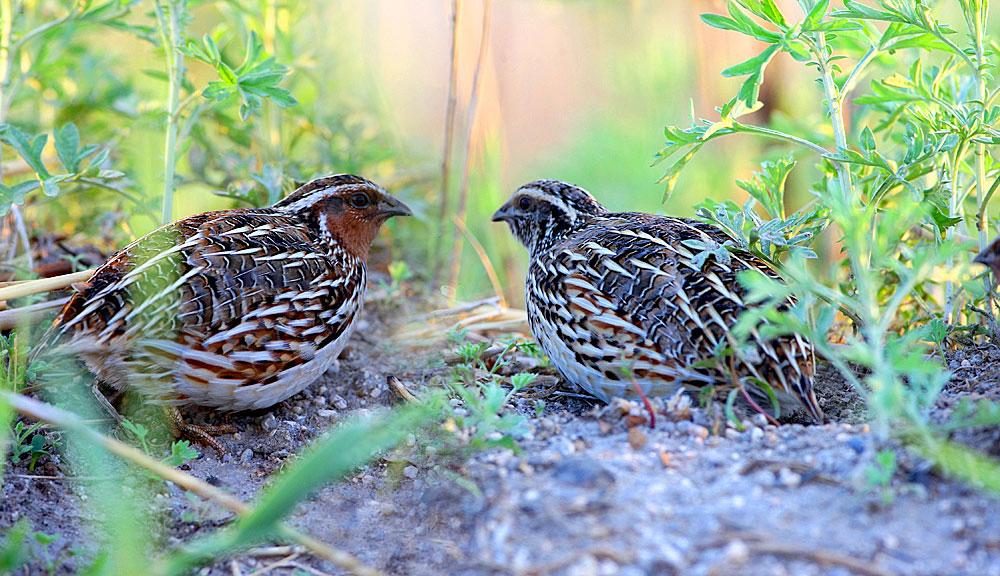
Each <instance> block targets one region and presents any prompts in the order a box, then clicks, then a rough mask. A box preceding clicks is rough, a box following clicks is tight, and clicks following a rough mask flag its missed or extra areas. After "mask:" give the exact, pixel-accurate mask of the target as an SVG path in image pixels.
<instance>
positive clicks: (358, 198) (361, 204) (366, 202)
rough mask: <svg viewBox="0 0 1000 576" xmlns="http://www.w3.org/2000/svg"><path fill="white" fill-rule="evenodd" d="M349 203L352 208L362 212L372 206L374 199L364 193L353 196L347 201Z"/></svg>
mask: <svg viewBox="0 0 1000 576" xmlns="http://www.w3.org/2000/svg"><path fill="white" fill-rule="evenodd" d="M347 203H348V204H350V205H351V208H357V209H358V210H361V209H364V208H368V207H369V206H371V205H372V198H371V196H369V195H368V194H365V193H364V192H358V193H356V194H351V196H350V197H349V198H348V199H347Z"/></svg>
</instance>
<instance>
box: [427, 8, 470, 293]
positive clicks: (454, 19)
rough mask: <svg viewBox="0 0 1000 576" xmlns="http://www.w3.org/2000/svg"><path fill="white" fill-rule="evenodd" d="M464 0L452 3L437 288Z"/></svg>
mask: <svg viewBox="0 0 1000 576" xmlns="http://www.w3.org/2000/svg"><path fill="white" fill-rule="evenodd" d="M461 6H462V2H461V0H452V1H451V56H450V59H449V62H450V64H449V67H448V103H447V105H446V107H445V118H444V144H443V146H444V149H443V150H442V151H441V190H440V193H439V197H438V234H437V236H435V241H434V253H433V254H431V257H432V258H431V261H432V262H434V274H433V277H432V278H431V284H432V285H434V286H436V285H437V282H438V278H439V277H440V276H441V267H442V266H443V265H444V260H443V259H442V258H441V251H442V249H443V248H444V247H443V246H442V245H441V240H442V239H443V238H444V230H445V223H446V222H447V221H448V197H449V195H450V190H449V188H450V186H451V154H452V149H453V148H454V146H453V143H454V141H455V110H456V108H457V104H458V98H457V96H456V92H457V90H458V18H459V14H460V10H461Z"/></svg>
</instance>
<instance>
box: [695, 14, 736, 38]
mask: <svg viewBox="0 0 1000 576" xmlns="http://www.w3.org/2000/svg"><path fill="white" fill-rule="evenodd" d="M701 21H702V22H704V23H705V24H708V25H709V26H711V27H712V28H718V29H719V30H730V31H732V32H744V33H746V30H744V29H743V28H742V27H741V26H740V25H739V24H737V23H736V21H735V20H733V19H732V18H726V17H725V16H722V15H721V14H702V15H701Z"/></svg>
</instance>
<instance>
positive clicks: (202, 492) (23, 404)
mask: <svg viewBox="0 0 1000 576" xmlns="http://www.w3.org/2000/svg"><path fill="white" fill-rule="evenodd" d="M0 398H2V399H3V401H4V402H6V403H8V404H9V405H10V406H11V407H12V408H14V410H16V411H17V412H18V413H19V414H21V415H22V416H25V417H27V418H31V419H32V420H37V421H40V422H45V423H47V424H51V425H52V426H55V427H57V428H62V429H63V430H67V431H72V432H74V433H77V434H81V435H83V436H85V437H86V438H87V439H88V440H90V441H91V442H94V443H95V444H97V445H98V446H100V447H102V448H103V449H105V450H107V451H108V452H110V453H112V454H114V455H115V456H118V457H119V458H122V459H124V460H127V461H128V462H131V463H132V464H134V465H136V466H139V467H142V468H145V469H146V470H149V471H150V472H152V473H153V474H156V475H157V476H159V477H160V478H162V479H164V480H167V481H169V482H173V483H174V484H176V485H177V486H178V487H180V488H182V489H184V490H187V491H188V492H191V493H193V494H195V495H197V496H200V497H201V498H204V499H205V500H209V501H211V502H214V503H216V504H218V505H220V506H222V507H223V508H225V509H226V510H229V511H230V512H232V513H234V514H237V515H241V516H242V515H245V514H247V513H249V512H250V511H251V510H252V509H251V508H250V506H248V505H247V504H246V503H244V502H243V501H242V500H240V499H239V498H236V497H235V496H232V495H231V494H228V493H226V492H223V491H222V490H219V489H218V488H216V487H215V486H212V485H211V484H209V483H208V482H205V481H203V480H201V479H199V478H195V477H194V476H192V475H190V474H187V473H185V472H182V471H180V470H178V469H176V468H171V467H170V466H167V465H166V464H164V463H163V462H160V461H159V460H157V459H155V458H153V457H151V456H149V455H147V454H146V453H144V452H142V451H141V450H139V449H137V448H134V447H132V446H129V445H128V444H125V443H123V442H120V441H118V440H115V439H113V438H109V437H107V436H105V435H103V434H101V433H99V432H97V431H96V430H94V429H93V428H91V427H89V426H87V425H86V424H84V423H83V421H82V420H81V419H80V418H79V417H78V416H76V415H75V414H73V413H71V412H67V411H66V410H63V409H61V408H57V407H55V406H52V405H51V404H46V403H44V402H40V401H38V400H35V399H34V398H29V397H27V396H24V395H21V394H17V393H15V392H6V391H0ZM278 526H279V528H278V531H279V533H280V534H281V535H282V536H284V537H286V538H289V539H290V540H293V541H295V542H297V543H298V544H301V545H302V546H304V547H305V548H307V549H308V550H309V551H310V552H312V553H313V554H315V555H316V556H318V557H319V558H322V559H324V560H328V561H329V562H331V563H333V564H335V565H337V566H339V567H341V568H343V569H345V570H347V571H349V572H351V573H354V574H362V575H366V576H376V575H379V574H381V572H379V571H378V570H376V569H374V568H371V567H369V566H367V565H365V564H363V563H362V562H361V561H360V560H358V559H357V558H355V557H354V556H353V555H351V554H349V553H347V552H344V551H342V550H336V549H334V548H331V547H329V546H327V545H326V544H324V543H322V542H320V541H318V540H316V539H315V538H313V537H311V536H309V535H307V534H303V533H301V532H299V531H297V530H295V529H294V528H291V527H290V526H287V525H285V524H279V525H278Z"/></svg>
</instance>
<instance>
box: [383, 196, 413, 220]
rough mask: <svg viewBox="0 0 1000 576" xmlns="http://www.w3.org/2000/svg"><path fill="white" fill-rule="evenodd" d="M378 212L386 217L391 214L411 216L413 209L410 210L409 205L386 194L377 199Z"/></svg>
mask: <svg viewBox="0 0 1000 576" xmlns="http://www.w3.org/2000/svg"><path fill="white" fill-rule="evenodd" d="M378 213H379V215H381V216H385V217H386V218H390V217H392V216H413V210H410V207H409V206H407V205H406V204H403V203H402V202H400V201H399V200H397V199H395V198H393V197H392V196H389V195H388V194H387V195H385V196H383V197H382V199H381V200H379V202H378Z"/></svg>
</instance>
